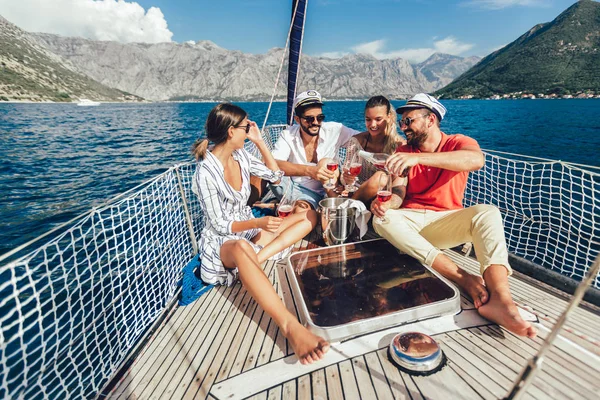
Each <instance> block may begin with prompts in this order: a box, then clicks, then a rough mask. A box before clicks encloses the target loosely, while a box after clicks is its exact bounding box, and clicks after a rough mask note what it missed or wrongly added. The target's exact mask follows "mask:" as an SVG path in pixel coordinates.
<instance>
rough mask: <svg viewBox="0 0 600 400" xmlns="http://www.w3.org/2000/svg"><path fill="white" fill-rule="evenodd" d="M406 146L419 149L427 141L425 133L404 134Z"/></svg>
mask: <svg viewBox="0 0 600 400" xmlns="http://www.w3.org/2000/svg"><path fill="white" fill-rule="evenodd" d="M404 135H405V136H406V144H408V145H409V146H412V147H414V148H419V147H420V146H421V145H422V144H423V143H425V141H426V140H427V133H416V132H414V131H408V132H404Z"/></svg>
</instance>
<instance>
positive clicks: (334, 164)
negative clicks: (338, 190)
mask: <svg viewBox="0 0 600 400" xmlns="http://www.w3.org/2000/svg"><path fill="white" fill-rule="evenodd" d="M338 163H339V161H338V158H337V156H336V157H333V158H332V159H331V160H329V161H328V162H327V169H328V170H330V171H335V170H337V169H338ZM336 186H337V185H336V184H335V178H331V179H330V180H328V181H327V182H326V183H325V184H324V185H323V187H324V188H325V189H333V188H335V187H336Z"/></svg>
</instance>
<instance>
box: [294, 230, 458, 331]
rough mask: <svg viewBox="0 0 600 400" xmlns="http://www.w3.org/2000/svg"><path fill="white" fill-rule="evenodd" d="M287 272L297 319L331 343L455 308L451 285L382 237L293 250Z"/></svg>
mask: <svg viewBox="0 0 600 400" xmlns="http://www.w3.org/2000/svg"><path fill="white" fill-rule="evenodd" d="M287 272H288V276H289V277H290V281H291V282H290V283H291V287H292V291H293V294H294V298H295V300H296V303H297V304H298V306H299V307H298V308H299V310H300V317H301V319H302V322H303V323H304V324H306V325H307V326H308V327H309V329H310V330H311V331H313V332H315V333H317V334H319V335H322V336H323V337H325V338H327V339H328V340H331V341H337V340H343V339H346V338H349V337H353V336H358V335H362V334H365V333H369V332H373V331H376V330H379V329H385V328H388V327H391V326H395V325H402V324H405V323H409V322H414V321H417V320H422V319H426V318H432V317H437V316H441V315H448V314H456V313H458V312H459V311H460V296H459V292H458V290H457V289H456V288H455V287H454V286H453V285H451V284H450V283H449V282H448V281H447V280H446V279H444V278H443V277H441V276H440V275H439V274H438V273H437V272H435V271H433V270H432V269H430V268H428V267H426V266H424V265H423V264H421V263H419V262H418V261H417V260H415V259H414V258H412V257H410V256H407V255H406V254H401V253H400V252H399V251H398V250H397V249H395V248H394V247H393V246H392V245H391V244H389V243H388V242H387V241H386V240H383V239H375V240H369V241H364V242H357V243H349V244H344V245H340V246H332V247H324V248H319V249H312V250H306V251H301V252H298V253H295V254H293V255H292V256H290V258H289V259H288V265H287Z"/></svg>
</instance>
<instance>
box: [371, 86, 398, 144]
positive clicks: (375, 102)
mask: <svg viewBox="0 0 600 400" xmlns="http://www.w3.org/2000/svg"><path fill="white" fill-rule="evenodd" d="M374 107H385V109H386V114H387V116H388V120H387V121H386V127H385V141H384V143H383V153H387V154H392V153H394V152H395V151H396V148H397V147H398V145H399V144H400V143H402V142H403V140H402V137H401V136H400V135H399V134H398V124H397V122H396V120H397V119H398V116H397V115H396V110H394V107H392V104H391V103H390V101H389V100H388V99H387V97H385V96H373V97H371V98H370V99H369V100H368V101H367V104H366V105H365V111H367V110H368V109H369V108H374ZM368 134H369V135H370V133H368Z"/></svg>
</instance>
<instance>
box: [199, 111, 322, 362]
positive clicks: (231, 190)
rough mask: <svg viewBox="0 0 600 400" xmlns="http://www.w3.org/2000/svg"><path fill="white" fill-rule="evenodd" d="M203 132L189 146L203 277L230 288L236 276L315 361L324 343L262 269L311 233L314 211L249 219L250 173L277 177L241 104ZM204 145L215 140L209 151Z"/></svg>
mask: <svg viewBox="0 0 600 400" xmlns="http://www.w3.org/2000/svg"><path fill="white" fill-rule="evenodd" d="M205 130H206V136H207V139H204V140H198V141H196V143H195V144H194V147H193V153H194V155H195V156H196V159H197V160H198V166H197V169H196V174H195V176H194V186H195V191H197V194H198V197H199V199H200V204H201V207H202V211H203V215H204V222H205V227H204V229H203V231H202V234H201V238H200V240H199V247H200V252H201V260H202V267H201V274H202V279H203V280H204V281H205V282H207V283H216V284H228V285H231V284H233V283H234V282H235V280H236V279H235V278H236V277H238V276H239V279H240V280H241V281H242V283H243V285H244V287H245V288H246V290H247V291H248V292H249V293H250V295H251V296H252V297H253V298H254V299H255V300H256V302H257V303H258V304H259V305H260V306H261V307H262V308H263V309H264V310H265V311H266V312H267V313H268V314H269V315H270V316H271V318H273V320H274V321H275V323H277V325H278V326H279V328H280V329H281V331H282V333H283V334H284V336H285V337H286V338H287V339H288V341H289V342H290V344H291V345H292V347H293V348H294V351H295V353H296V355H297V356H298V358H299V359H300V362H301V363H303V364H306V363H312V362H314V361H317V360H319V359H321V358H322V357H323V354H324V353H325V352H326V351H327V350H328V349H329V343H327V341H325V340H324V339H323V338H321V337H318V336H315V335H314V334H312V333H311V332H309V331H308V330H307V329H306V328H305V327H304V326H302V325H301V324H300V322H298V320H297V319H296V317H294V316H293V315H292V314H291V313H290V312H289V311H288V310H287V308H286V307H285V305H284V304H283V302H282V301H281V299H280V298H279V296H278V295H277V293H276V291H275V289H274V288H273V286H272V285H271V282H270V281H269V279H268V278H267V276H266V275H265V273H264V271H263V270H262V268H261V267H260V265H261V264H262V262H264V261H265V260H267V259H268V258H269V257H272V256H275V255H277V254H278V253H280V252H281V251H284V250H286V249H288V248H290V247H291V246H292V245H293V244H294V243H296V242H297V241H298V240H300V239H301V238H303V237H304V236H305V235H306V234H308V233H309V232H310V231H311V230H312V228H313V226H314V225H315V224H316V218H317V216H316V213H315V211H313V210H306V211H305V212H301V213H294V214H292V215H290V216H288V217H287V218H285V219H283V218H278V217H270V216H267V217H262V218H254V216H253V215H252V212H251V210H250V208H249V207H248V206H247V205H246V203H247V201H248V197H249V195H250V175H255V176H259V177H261V178H263V179H267V180H270V181H271V182H277V181H279V179H280V178H281V173H280V172H279V171H278V167H277V163H276V162H275V159H274V158H273V156H272V155H271V153H270V152H269V149H268V148H267V146H266V144H265V143H264V142H263V139H262V136H261V134H260V131H259V129H258V127H257V125H256V123H255V122H252V121H250V120H249V119H248V115H247V113H246V112H245V111H244V110H243V109H241V108H240V107H238V106H235V105H233V104H227V103H223V104H219V105H217V106H216V107H215V108H213V109H212V110H211V112H210V113H209V115H208V118H207V120H206V127H205ZM246 139H249V140H250V141H252V142H253V143H254V144H255V145H256V147H257V148H258V149H259V151H260V153H261V155H262V157H263V160H264V164H263V163H262V162H261V161H259V160H258V159H256V158H255V157H253V156H252V155H250V154H249V153H248V152H247V151H246V150H244V141H245V140H246ZM209 141H211V142H213V143H214V148H213V149H212V150H211V151H208V142H209ZM265 164H266V165H265Z"/></svg>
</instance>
